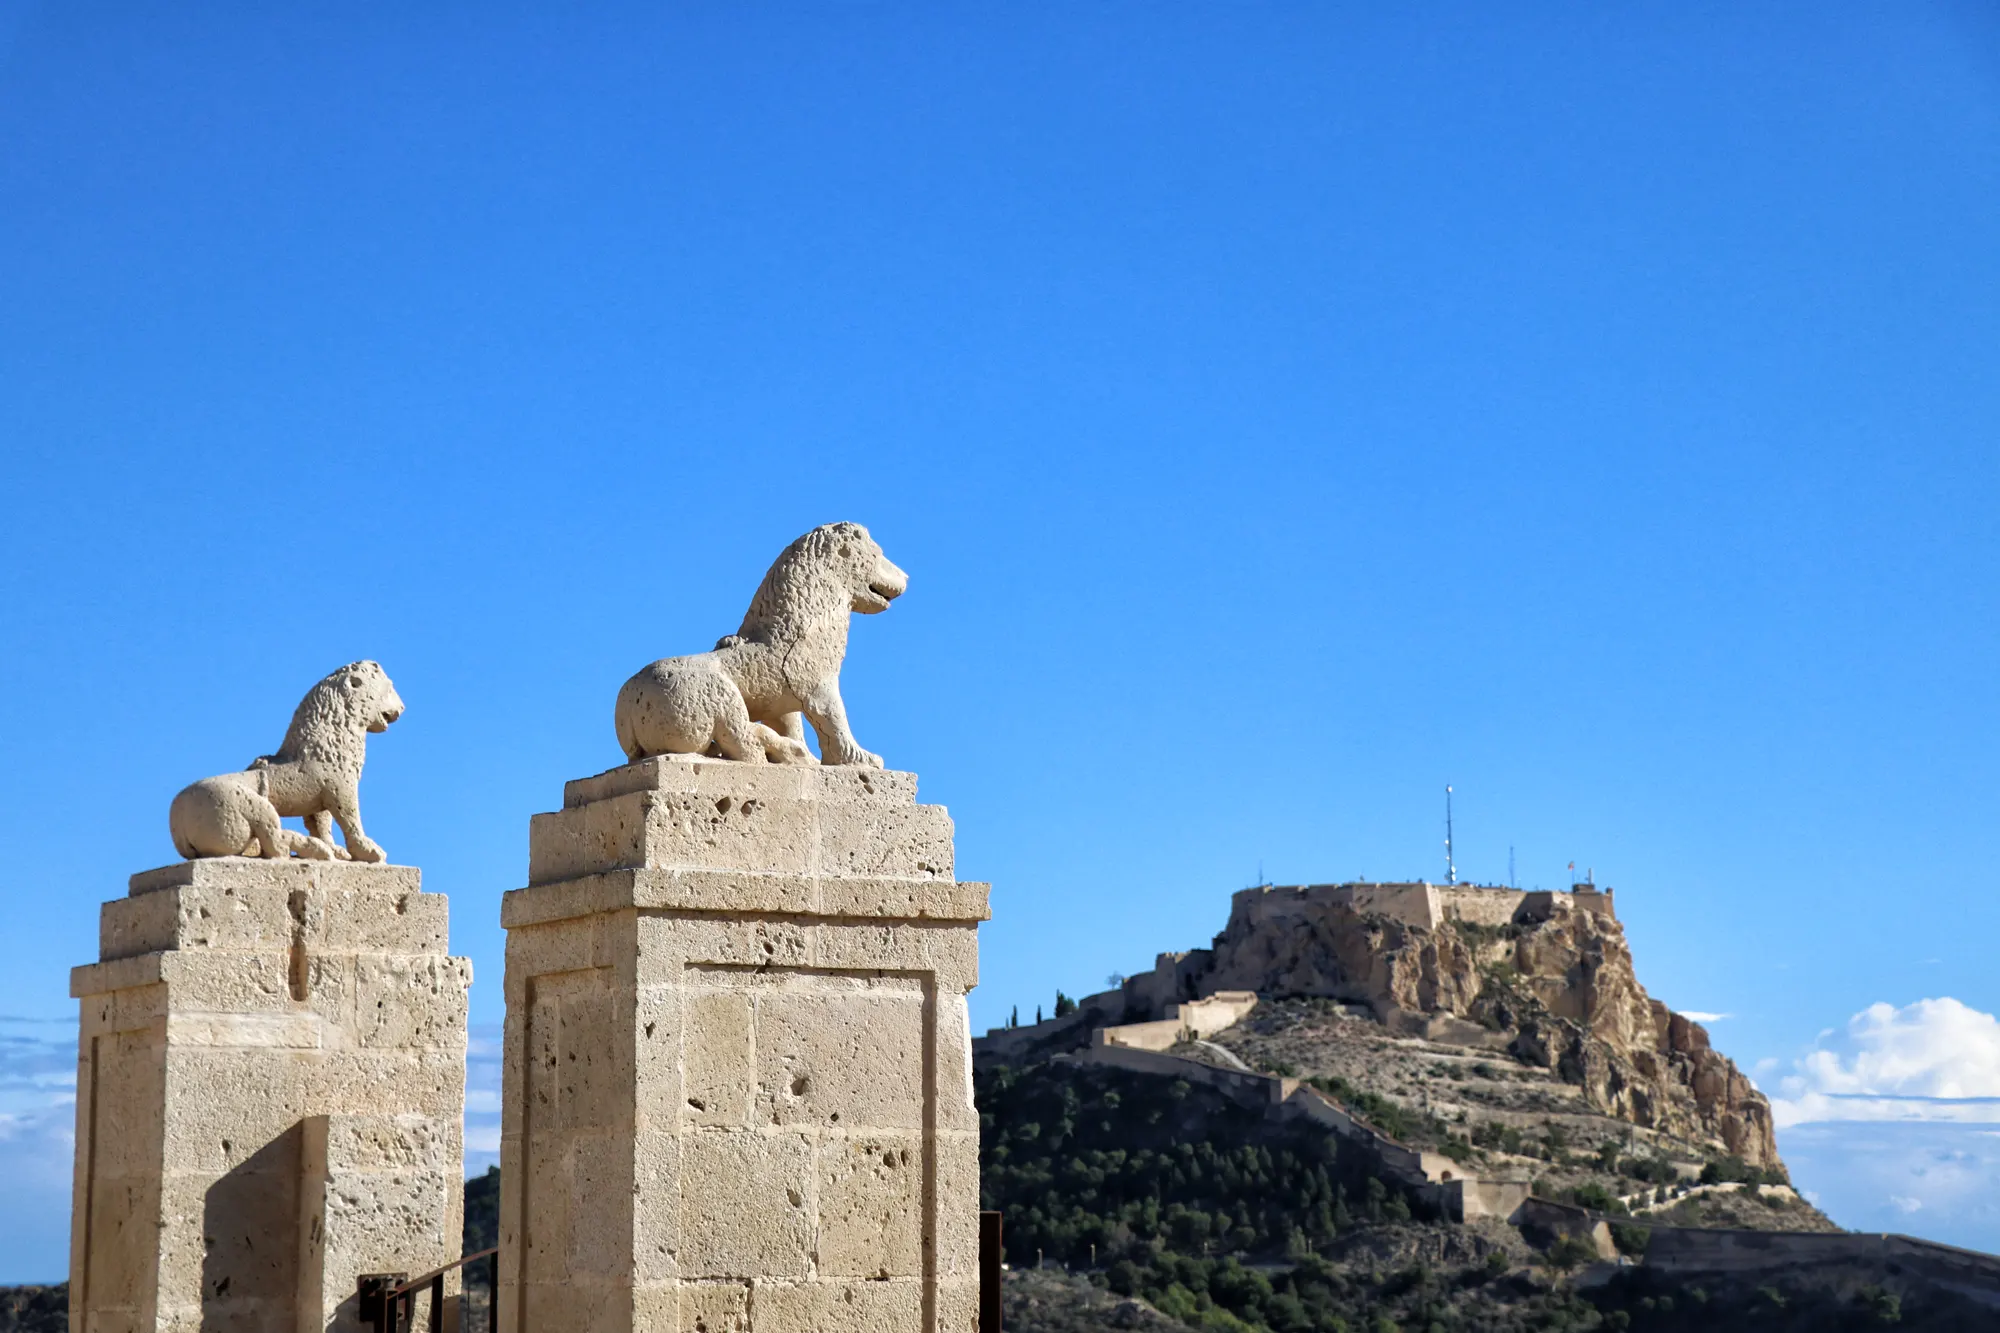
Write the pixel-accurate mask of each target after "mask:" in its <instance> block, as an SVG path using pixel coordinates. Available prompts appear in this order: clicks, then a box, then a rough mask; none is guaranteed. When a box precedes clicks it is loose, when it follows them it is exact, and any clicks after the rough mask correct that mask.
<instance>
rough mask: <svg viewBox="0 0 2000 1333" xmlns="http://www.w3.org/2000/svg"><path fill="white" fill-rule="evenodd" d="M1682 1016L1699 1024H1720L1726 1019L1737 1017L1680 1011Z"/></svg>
mask: <svg viewBox="0 0 2000 1333" xmlns="http://www.w3.org/2000/svg"><path fill="white" fill-rule="evenodd" d="M1680 1014H1681V1017H1682V1018H1692V1019H1693V1020H1694V1021H1695V1022H1697V1023H1720V1022H1721V1021H1722V1020H1723V1019H1725V1018H1734V1017H1736V1015H1734V1014H1708V1013H1703V1012H1702V1011H1701V1010H1699V1009H1683V1010H1681V1011H1680Z"/></svg>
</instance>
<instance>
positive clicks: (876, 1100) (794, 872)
mask: <svg viewBox="0 0 2000 1333" xmlns="http://www.w3.org/2000/svg"><path fill="white" fill-rule="evenodd" d="M530 842H531V851H530V866H531V869H530V878H531V880H532V883H531V884H530V886H529V887H528V888H525V889H518V890H516V891H514V892H512V893H510V894H508V895H507V897H506V899H505V901H504V903H503V905H502V921H503V923H504V924H505V925H506V926H507V929H508V935H507V1038H506V1056H505V1076H504V1077H505V1085H504V1091H503V1095H502V1103H501V1104H502V1119H503V1125H502V1136H501V1178H502V1182H503V1183H502V1191H501V1205H500V1244H501V1255H500V1259H501V1267H500V1281H501V1301H500V1322H501V1327H502V1328H503V1329H506V1330H508V1333H527V1331H528V1330H533V1329H544V1328H552V1327H558V1326H560V1327H562V1328H564V1329H567V1330H577V1333H636V1331H637V1330H641V1329H644V1330H657V1331H667V1330H689V1331H692V1330H695V1329H704V1330H709V1333H719V1331H720V1330H725V1329H734V1330H741V1331H742V1333H778V1331H781V1330H799V1331H800V1333H807V1331H808V1330H809V1331H810V1333H843V1331H844V1330H853V1331H855V1333H859V1331H860V1330H871V1331H873V1333H920V1331H921V1333H933V1331H937V1330H948V1331H949V1333H973V1329H974V1326H975V1323H976V1309H977V1301H976V1295H977V1288H978V1270H977V1253H978V1239H977V1227H978V1208H979V1183H978V1136H979V1122H978V1116H977V1113H976V1112H975V1111H974V1109H973V1106H972V1095H971V1077H970V1043H969V1033H968V1031H967V1027H966V1009H965V996H966V993H967V992H968V991H969V990H971V988H972V987H973V985H974V984H975V983H976V982H977V980H978V941H977V935H976V932H977V927H978V923H979V922H980V921H982V920H984V919H985V918H986V915H987V910H986V886H985V885H983V884H961V883H958V882H956V881H954V880H953V879H952V877H951V876H952V830H951V820H950V817H949V816H948V815H947V814H946V813H945V812H944V810H943V809H941V808H939V807H936V806H921V805H918V804H917V803H916V781H915V778H914V777H913V776H911V775H910V774H906V773H889V772H881V771H877V770H872V769H860V768H813V767H808V766H787V765H751V764H740V763H732V762H728V761H721V760H709V759H699V758H691V757H687V756H672V757H663V758H654V759H647V760H643V761H641V762H639V763H635V764H629V765H626V766H625V767H623V768H619V769H614V770H612V771H611V772H609V773H605V774H601V775H599V776H598V777H595V778H586V779H583V780H580V781H577V782H572V783H570V784H569V787H568V790H567V792H566V799H565V804H564V808H563V809H562V810H560V811H557V812H554V813H552V814H547V815H538V816H536V817H535V819H534V821H533V823H532V824H531V832H530Z"/></svg>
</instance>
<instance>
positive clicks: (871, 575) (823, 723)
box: [617, 523, 910, 768]
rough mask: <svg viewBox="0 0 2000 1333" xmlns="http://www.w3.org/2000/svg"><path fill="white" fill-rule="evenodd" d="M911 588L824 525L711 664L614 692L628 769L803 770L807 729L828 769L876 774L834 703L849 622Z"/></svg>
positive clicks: (867, 542)
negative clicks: (733, 764) (696, 761)
mask: <svg viewBox="0 0 2000 1333" xmlns="http://www.w3.org/2000/svg"><path fill="white" fill-rule="evenodd" d="M909 585H910V577H909V575H907V574H905V573H904V572H903V571H902V570H900V569H898V568H896V566H894V565H893V564H891V563H889V558H888V557H887V556H885V555H883V554H882V548H881V547H880V546H877V545H876V544H875V539H874V538H873V537H870V536H869V535H868V529H866V528H864V527H862V526H861V525H860V524H859V523H829V524H827V525H826V526H825V527H821V528H814V529H813V530H812V531H811V532H808V533H807V534H806V535H805V536H803V537H801V538H799V539H798V540H797V541H795V542H793V543H792V544H791V545H790V546H787V547H786V548H785V550H784V554H782V555H780V556H779V557H778V559H777V562H776V563H775V564H773V565H772V566H771V570H770V572H769V573H768V574H766V575H764V582H763V583H762V584H761V585H759V586H758V589H757V595H756V596H755V597H753V598H751V599H750V609H749V610H748V611H746V612H745V613H744V615H743V627H742V628H741V629H739V630H737V631H736V633H734V634H731V635H729V636H727V637H726V638H724V639H723V640H722V641H721V642H719V643H717V644H716V645H715V650H714V651H713V652H707V653H696V654H694V655H693V656H691V657H669V658H666V659H664V660H662V661H659V662H655V663H653V664H652V665H651V666H649V667H647V668H646V669H645V670H643V671H641V672H640V673H639V674H638V675H636V676H634V677H632V679H630V680H628V681H626V682H625V688H624V689H622V690H620V691H619V692H618V710H617V726H618V744H619V745H620V746H622V747H624V750H625V754H626V757H627V758H629V759H634V760H638V759H644V758H646V757H647V756H648V755H656V754H706V755H719V756H722V757H724V758H728V759H740V760H742V761H744V762H745V763H751V764H761V763H765V762H766V761H771V762H775V763H782V764H810V763H812V762H813V757H812V751H810V750H808V749H807V748H806V734H805V726H804V722H802V721H801V720H800V719H801V715H803V717H804V719H805V721H810V722H811V723H812V725H813V731H814V732H815V733H817V734H818V736H819V751H820V757H821V760H822V761H823V762H825V763H828V764H854V765H863V766H866V767H869V768H880V767H882V759H881V756H880V755H874V754H870V753H869V752H868V751H866V750H864V749H862V748H861V746H860V745H859V744H858V743H857V742H856V741H855V739H854V732H853V731H852V730H850V729H849V727H848V725H847V708H846V706H845V705H844V704H842V703H841V701H840V663H841V660H842V659H843V658H845V657H846V656H847V615H848V612H850V611H859V612H860V613H861V614H863V615H874V614H875V613H876V612H878V611H886V610H888V609H889V603H890V602H892V601H894V600H896V598H898V597H901V596H902V595H903V591H904V590H905V589H906V588H908V587H909Z"/></svg>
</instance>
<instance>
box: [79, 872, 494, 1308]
mask: <svg viewBox="0 0 2000 1333" xmlns="http://www.w3.org/2000/svg"><path fill="white" fill-rule="evenodd" d="M446 912H447V908H446V903H445V898H444V895H443V894H436V893H424V892H422V891H421V889H420V885H419V875H418V872H417V871H416V870H414V869H412V868H409V867H406V866H389V865H365V864H359V863H354V862H327V861H309V860H293V859H290V858H285V859H276V860H260V859H256V858H245V857H234V856H232V857H217V858H213V859H204V860H195V861H185V862H181V863H179V864H177V865H170V866H166V867H164V868H162V869H159V870H151V871H147V872H145V873H143V874H138V875H134V876H133V877H132V880H131V892H130V894H129V895H128V896H127V897H124V898H119V899H115V900H113V901H111V902H108V903H106V904H105V905H104V909H103V913H102V917H101V921H100V927H99V933H100V958H101V961H99V962H97V963H93V964H90V965H89V966H86V967H79V968H77V969H75V971H74V972H73V973H72V974H71V983H70V991H71V994H72V995H74V996H76V997H77V998H78V999H80V1000H81V1001H82V1002H83V1004H82V1028H81V1033H80V1043H79V1051H78V1060H77V1113H76V1189H75V1196H74V1203H73V1210H74V1211H73V1214H72V1224H71V1233H70V1327H71V1328H72V1329H75V1330H77V1333H138V1331H139V1330H146V1331H147V1333H156V1331H157V1333H168V1330H172V1331H173V1333H206V1331H207V1330H214V1329H229V1330H231V1331H232V1333H324V1331H325V1330H335V1329H338V1330H341V1331H342V1333H348V1331H350V1330H358V1329H359V1328H360V1325H359V1323H358V1322H357V1321H356V1320H355V1317H354V1291H355V1278H356V1277H357V1275H359V1274H360V1273H363V1272H370V1271H375V1272H380V1271H393V1270H404V1271H410V1272H417V1271H422V1270H426V1269H429V1268H432V1267H435V1266H437V1265H439V1264H443V1263H446V1262H448V1261H450V1260H452V1259H456V1258H457V1257H458V1256H459V1246H460V1233H461V1217H462V1213H463V1208H464V1193H463V1190H464V1183H463V1180H464V1171H463V1167H462V1152H461V1120H460V1116H461V1110H462V1107H463V1103H464V1094H465V1035H466V1028H465V1022H466V993H467V989H468V988H469V986H470V985H471V981H472V968H471V964H470V963H469V962H468V961H467V960H466V959H463V958H451V957H447V956H446V953H445V947H446ZM454 1289H455V1288H454Z"/></svg>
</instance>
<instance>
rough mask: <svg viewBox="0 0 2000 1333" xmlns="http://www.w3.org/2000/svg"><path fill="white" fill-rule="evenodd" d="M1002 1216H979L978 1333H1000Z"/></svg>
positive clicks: (988, 1214)
mask: <svg viewBox="0 0 2000 1333" xmlns="http://www.w3.org/2000/svg"><path fill="white" fill-rule="evenodd" d="M1002 1255H1003V1251H1002V1250H1001V1248H1000V1214H998V1213H981V1214H980V1215H979V1333H1000V1266H1001V1259H1002Z"/></svg>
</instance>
